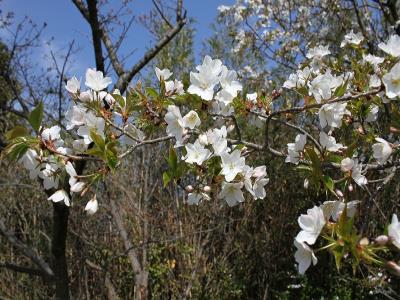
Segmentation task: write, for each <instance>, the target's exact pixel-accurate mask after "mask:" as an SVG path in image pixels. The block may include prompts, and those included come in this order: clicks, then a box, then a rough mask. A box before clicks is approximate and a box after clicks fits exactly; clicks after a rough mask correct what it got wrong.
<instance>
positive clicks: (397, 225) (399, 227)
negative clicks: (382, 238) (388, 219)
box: [388, 214, 400, 249]
mask: <svg viewBox="0 0 400 300" xmlns="http://www.w3.org/2000/svg"><path fill="white" fill-rule="evenodd" d="M388 236H389V237H390V238H391V239H392V244H393V245H395V246H396V247H397V248H399V249H400V222H399V220H398V219H397V215H396V214H393V216H392V223H390V225H389V226H388Z"/></svg>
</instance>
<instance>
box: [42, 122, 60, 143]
mask: <svg viewBox="0 0 400 300" xmlns="http://www.w3.org/2000/svg"><path fill="white" fill-rule="evenodd" d="M60 131H61V128H60V126H57V125H56V126H53V127H50V128H45V129H44V130H43V131H42V133H41V137H42V140H44V141H47V142H51V141H55V140H58V139H60Z"/></svg>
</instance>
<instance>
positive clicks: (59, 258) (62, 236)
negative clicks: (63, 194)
mask: <svg viewBox="0 0 400 300" xmlns="http://www.w3.org/2000/svg"><path fill="white" fill-rule="evenodd" d="M68 215H69V208H68V207H67V206H65V204H64V203H53V238H52V245H51V252H52V254H53V271H54V275H55V284H56V299H63V300H64V299H69V281H68V267H67V259H66V256H65V244H66V239H67V228H68Z"/></svg>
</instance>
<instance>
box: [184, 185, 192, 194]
mask: <svg viewBox="0 0 400 300" xmlns="http://www.w3.org/2000/svg"><path fill="white" fill-rule="evenodd" d="M193 190H194V188H193V186H191V185H187V186H186V187H185V191H186V192H188V193H191V192H193Z"/></svg>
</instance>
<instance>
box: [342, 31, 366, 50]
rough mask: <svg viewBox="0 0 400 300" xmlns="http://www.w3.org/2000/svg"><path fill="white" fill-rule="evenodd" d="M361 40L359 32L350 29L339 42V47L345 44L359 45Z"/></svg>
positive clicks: (362, 38) (361, 36)
mask: <svg viewBox="0 0 400 300" xmlns="http://www.w3.org/2000/svg"><path fill="white" fill-rule="evenodd" d="M363 40H364V37H363V35H362V33H361V32H358V33H354V32H353V30H351V31H350V32H349V33H348V34H346V35H345V36H344V40H343V41H342V43H341V44H340V47H342V48H343V47H344V46H346V45H347V44H352V45H359V44H360V43H361V42H362V41H363Z"/></svg>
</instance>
